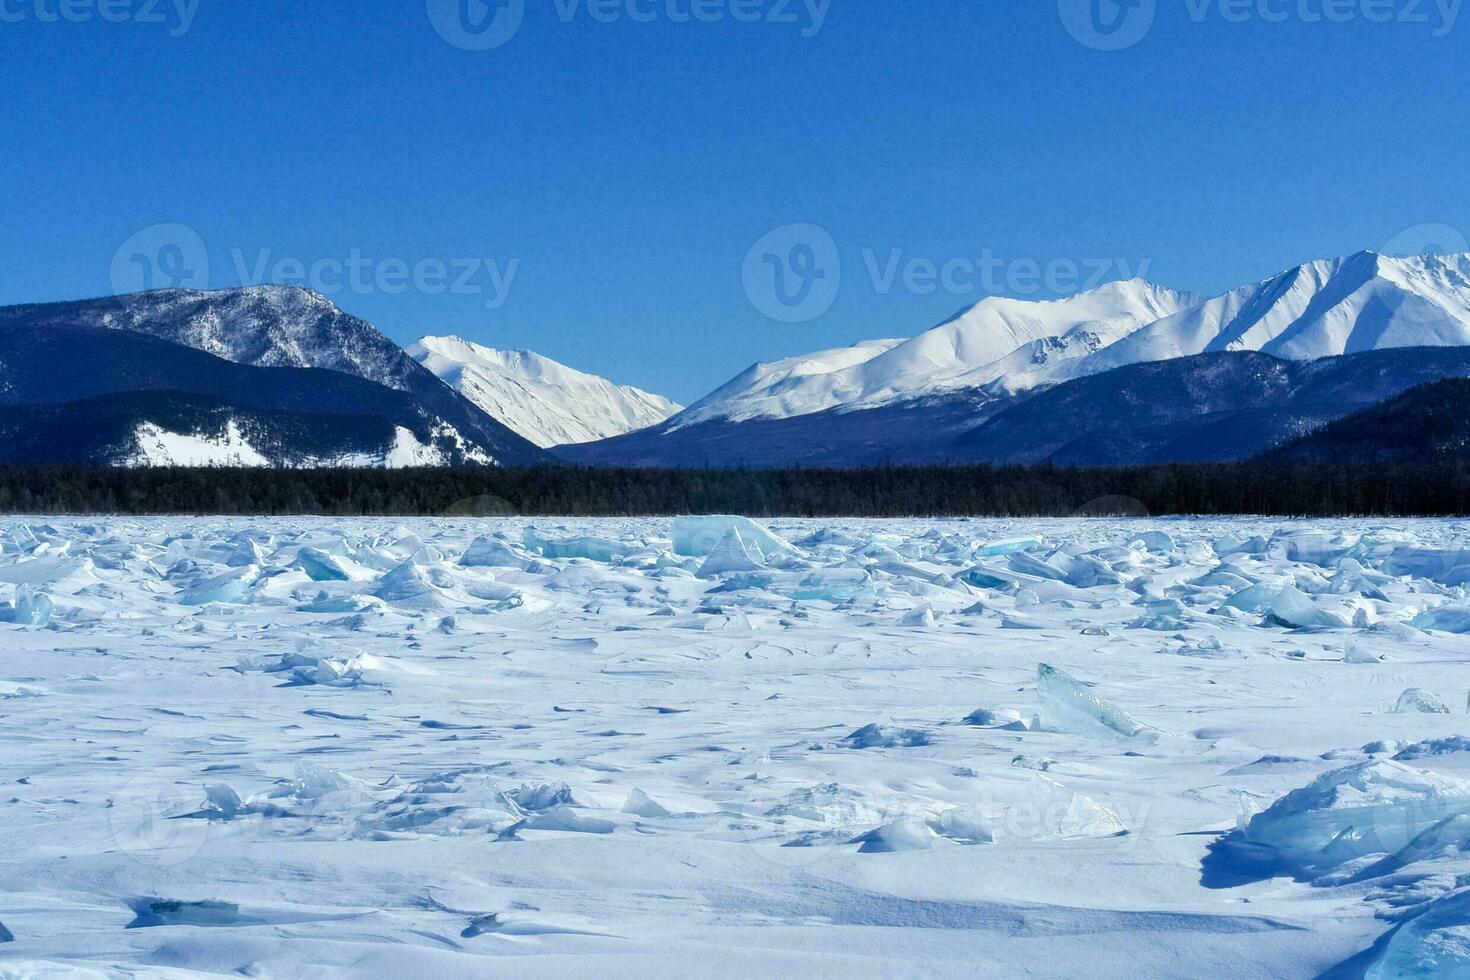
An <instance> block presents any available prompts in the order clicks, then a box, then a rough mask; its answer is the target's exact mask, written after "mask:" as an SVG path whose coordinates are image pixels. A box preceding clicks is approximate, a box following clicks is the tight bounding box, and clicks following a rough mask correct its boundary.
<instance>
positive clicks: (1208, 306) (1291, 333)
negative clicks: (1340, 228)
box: [1051, 252, 1470, 381]
mask: <svg viewBox="0 0 1470 980" xmlns="http://www.w3.org/2000/svg"><path fill="white" fill-rule="evenodd" d="M1466 344H1470V255H1430V256H1418V257H1408V258H1396V257H1391V256H1385V255H1379V254H1378V253H1376V252H1359V253H1357V254H1355V255H1350V256H1347V257H1345V258H1339V259H1323V260H1319V261H1315V262H1308V263H1305V264H1303V265H1300V266H1297V267H1296V268H1293V269H1288V270H1286V271H1285V272H1283V273H1281V274H1280V275H1277V276H1273V277H1272V278H1270V279H1267V280H1265V281H1263V282H1259V283H1255V284H1253V285H1250V286H1244V287H1241V288H1240V289H1236V290H1232V291H1231V292H1228V293H1226V294H1224V295H1223V296H1218V297H1216V298H1214V299H1211V300H1208V301H1206V302H1204V303H1201V304H1199V305H1198V306H1195V307H1193V308H1191V309H1187V310H1184V311H1182V312H1179V313H1176V314H1174V315H1173V316H1169V317H1165V318H1163V319H1161V320H1158V321H1157V322H1155V323H1152V324H1149V325H1148V326H1147V327H1145V328H1144V329H1142V330H1139V331H1137V332H1135V333H1133V334H1131V335H1129V336H1128V337H1126V338H1124V339H1122V340H1120V341H1119V342H1117V343H1116V344H1113V345H1112V346H1110V347H1108V348H1107V349H1105V350H1102V351H1100V352H1098V353H1097V354H1096V355H1093V356H1091V357H1088V358H1085V359H1082V360H1079V361H1077V362H1074V363H1073V364H1071V365H1069V366H1068V368H1066V369H1065V370H1064V371H1063V372H1061V373H1059V374H1058V375H1057V376H1056V377H1054V378H1053V379H1051V380H1054V381H1060V380H1066V379H1068V378H1072V377H1081V376H1084V375H1089V374H1097V373H1100V372H1102V371H1108V370H1111V369H1113V368H1116V367H1122V366H1124V365H1128V364H1137V363H1142V362H1147V361H1162V360H1169V359H1171V358H1175V357H1187V356H1190V355H1193V354H1203V353H1210V352H1215V351H1239V350H1252V351H1260V352H1262V353H1266V354H1273V355H1275V356H1277V357H1282V358H1286V359H1288V360H1313V359H1316V358H1319V357H1334V356H1337V355H1340V354H1354V353H1361V352H1363V351H1369V350H1382V349H1385V348H1394V347H1455V346H1463V345H1466Z"/></svg>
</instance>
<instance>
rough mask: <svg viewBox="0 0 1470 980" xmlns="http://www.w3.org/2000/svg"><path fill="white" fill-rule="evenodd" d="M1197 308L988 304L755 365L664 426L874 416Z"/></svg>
mask: <svg viewBox="0 0 1470 980" xmlns="http://www.w3.org/2000/svg"><path fill="white" fill-rule="evenodd" d="M1199 302H1201V300H1200V298H1199V297H1197V296H1191V295H1188V294H1185V293H1177V292H1175V291H1173V290H1171V289H1166V288H1164V287H1162V286H1155V285H1153V284H1151V283H1147V282H1144V281H1143V280H1141V279H1133V280H1130V281H1127V282H1112V283H1108V284H1106V285H1103V286H1100V287H1098V288H1097V289H1094V290H1091V291H1089V292H1085V293H1080V294H1078V295H1076V296H1072V297H1069V298H1067V299H1060V300H1052V301H1045V302H1034V301H1027V300H1019V299H1006V298H1002V297H991V298H987V299H985V300H982V301H981V302H979V303H978V304H976V305H975V306H973V307H971V308H970V309H969V310H966V311H965V312H964V313H962V314H961V315H960V316H958V317H956V318H955V319H953V320H951V321H949V322H948V323H945V324H942V325H941V326H938V327H935V328H934V329H933V330H929V331H926V332H924V333H921V334H919V335H918V336H917V337H914V338H912V339H909V340H875V341H868V342H865V343H861V344H857V345H855V346H853V347H847V348H839V349H838V350H831V351H821V352H819V353H816V354H809V355H806V356H802V357H793V358H788V359H787V360H784V361H778V362H775V363H773V364H757V365H755V366H754V367H752V368H750V369H749V370H747V371H745V372H744V373H743V374H741V375H740V376H738V377H737V378H735V379H734V380H733V381H731V382H729V383H728V384H726V385H725V386H724V387H722V388H720V389H719V390H718V391H715V392H714V393H713V394H711V395H709V396H708V397H706V398H704V399H702V400H700V401H699V402H697V403H695V404H694V405H693V406H692V407H690V408H689V409H688V410H687V411H685V412H684V413H682V414H680V415H679V416H677V417H676V418H675V419H674V420H673V421H672V423H671V426H670V427H671V428H682V427H684V426H688V425H697V424H699V423H701V422H708V421H710V420H712V419H726V420H729V421H743V420H747V419H756V418H790V417H792V416H797V415H810V414H812V413H815V412H824V411H827V410H829V409H840V410H842V411H854V410H859V409H870V408H877V407H879V406H881V405H889V404H893V403H896V402H902V401H906V400H910V399H914V398H920V397H925V396H930V395H934V394H937V393H941V392H946V391H952V390H955V389H958V388H973V387H980V386H982V385H985V384H988V383H990V382H992V381H995V380H997V379H999V378H1001V377H1003V376H1004V375H1005V374H1006V373H1007V368H1008V367H1013V368H1020V367H1022V366H1023V365H1024V366H1025V367H1026V368H1027V369H1028V370H1030V371H1031V372H1033V373H1034V372H1036V371H1037V370H1038V369H1039V368H1040V367H1041V366H1043V365H1045V364H1048V363H1054V362H1057V361H1065V360H1068V359H1071V358H1075V357H1081V356H1086V355H1087V354H1090V353H1092V352H1093V351H1096V350H1099V349H1101V348H1103V347H1105V346H1107V345H1108V344H1111V343H1113V342H1114V341H1116V340H1118V339H1120V338H1122V337H1125V336H1127V335H1128V334H1129V333H1131V332H1133V331H1135V330H1137V329H1139V328H1140V327H1143V326H1145V325H1147V324H1149V323H1153V322H1154V321H1156V320H1159V319H1161V318H1163V317H1166V316H1169V315H1171V314H1174V313H1177V312H1179V311H1181V310H1184V309H1188V308H1190V307H1192V306H1195V305H1197V304H1198V303H1199ZM1008 357H1009V358H1016V359H1019V360H1020V363H1011V362H1009V361H1008V360H1007V359H1008ZM1002 362H1006V363H1005V364H1003V363H1002Z"/></svg>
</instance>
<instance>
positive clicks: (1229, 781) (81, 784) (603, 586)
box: [0, 518, 1470, 978]
mask: <svg viewBox="0 0 1470 980" xmlns="http://www.w3.org/2000/svg"><path fill="white" fill-rule="evenodd" d="M732 528H733V529H734V530H733V531H732V530H731V529H732ZM0 542H3V552H0V788H3V792H0V841H4V848H5V860H4V861H3V862H0V926H3V927H0V940H4V939H6V938H7V937H13V939H11V941H9V942H0V977H8V976H26V977H29V976H37V975H52V974H50V973H47V972H45V971H46V970H48V969H49V970H54V971H55V974H54V975H57V976H72V975H77V976H132V975H138V976H149V977H153V976H194V975H202V974H233V975H245V976H261V977H296V976H334V977H336V976H356V977H377V976H394V977H398V978H410V977H425V978H428V977H461V976H465V977H476V976H483V977H500V976H516V977H542V976H545V977H562V976H586V975H598V976H616V977H622V976H627V977H639V978H647V977H651V976H665V975H672V976H680V975H697V976H728V977H748V976H814V977H818V976H830V977H842V978H853V977H906V976H913V977H933V976H954V977H975V976H987V977H988V976H1004V977H1014V976H1068V975H1077V974H1078V972H1079V971H1085V972H1086V973H1088V974H1090V975H1094V976H1158V975H1189V976H1206V975H1221V974H1229V975H1232V976H1239V977H1313V976H1318V975H1320V974H1323V973H1324V972H1327V971H1330V970H1334V969H1337V968H1339V967H1341V968H1342V969H1341V971H1340V972H1338V973H1336V974H1334V975H1342V976H1358V975H1363V972H1364V971H1365V970H1366V971H1368V975H1370V976H1375V977H1397V976H1428V975H1450V971H1452V970H1454V969H1459V970H1463V971H1470V889H1467V887H1466V886H1467V885H1470V854H1467V849H1470V739H1467V738H1465V737H1464V736H1466V735H1470V730H1467V728H1470V726H1467V724H1466V723H1467V717H1466V714H1465V712H1466V704H1467V690H1470V671H1467V670H1466V662H1467V660H1470V643H1467V641H1466V637H1465V636H1464V635H1463V634H1464V632H1465V631H1467V630H1470V601H1467V597H1466V584H1467V582H1470V552H1467V551H1466V550H1465V549H1466V547H1467V544H1470V522H1457V521H1384V520H1373V521H1346V520H1344V521H1310V522H1291V521H1282V520H1053V521H1024V520H1023V521H997V520H973V521H924V520H907V521H881V522H856V521H786V520H778V521H772V522H769V523H768V524H766V525H764V529H763V528H762V527H758V526H753V525H750V524H748V523H742V522H738V521H735V520H733V519H726V520H719V519H701V520H699V521H692V522H691V521H685V522H681V523H679V524H676V523H675V522H674V521H672V520H653V519H650V520H626V521H611V520H609V521H583V520H564V521H557V520H537V521H525V520H442V521H437V520H412V521H386V520H371V521H336V520H312V519H301V520H284V519H283V520H260V521H245V520H209V519H197V520H196V519H189V520H185V519H178V520H153V521H150V520H138V519H118V520H107V521H103V520H84V519H67V520H57V519H47V518H30V519H19V518H5V519H0ZM1042 665H1046V666H1044V667H1043V666H1042ZM1456 975H1462V974H1456Z"/></svg>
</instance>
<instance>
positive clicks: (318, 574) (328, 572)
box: [296, 548, 358, 582]
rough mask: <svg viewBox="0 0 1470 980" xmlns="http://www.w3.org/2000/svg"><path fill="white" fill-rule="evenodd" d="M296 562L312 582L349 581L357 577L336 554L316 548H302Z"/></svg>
mask: <svg viewBox="0 0 1470 980" xmlns="http://www.w3.org/2000/svg"><path fill="white" fill-rule="evenodd" d="M296 562H297V564H299V565H300V566H301V570H302V571H303V572H305V573H306V574H307V576H308V577H309V578H310V579H311V580H312V581H313V582H350V581H352V580H353V579H354V578H356V577H358V576H356V575H354V574H353V571H352V570H350V569H349V567H348V565H347V564H346V563H345V562H343V561H342V560H341V559H339V558H338V557H337V556H336V555H329V554H327V553H326V552H325V551H318V550H317V549H316V548H302V549H301V551H300V553H299V554H297V556H296Z"/></svg>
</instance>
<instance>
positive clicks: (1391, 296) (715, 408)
mask: <svg viewBox="0 0 1470 980" xmlns="http://www.w3.org/2000/svg"><path fill="white" fill-rule="evenodd" d="M1467 344H1470V255H1450V256H1420V257H1416V258H1395V257H1389V256H1383V255H1378V254H1376V253H1373V252H1361V253H1359V254H1357V255H1353V256H1349V257H1347V258H1342V259H1335V260H1327V261H1320V262H1311V263H1308V264H1305V265H1302V266H1298V267H1296V268H1294V269H1290V270H1288V271H1286V272H1283V273H1281V274H1280V275H1278V276H1274V277H1272V278H1270V279H1267V280H1265V281H1263V282H1260V283H1256V284H1253V285H1250V286H1245V287H1242V288H1240V289H1236V290H1232V291H1230V292H1228V293H1226V294H1224V295H1222V296H1218V297H1214V298H1210V299H1201V298H1200V297H1197V296H1190V295H1188V294H1183V293H1177V292H1174V291H1171V290H1167V289H1163V288H1161V287H1158V286H1154V285H1151V284H1149V283H1147V282H1144V281H1142V280H1131V281H1128V282H1118V283H1109V284H1107V285H1104V286H1101V287H1099V288H1097V289H1094V290H1091V291H1089V292H1085V293H1082V294H1080V295H1078V296H1074V297H1070V298H1068V299H1063V300H1055V301H1049V302H1028V301H1024V300H1015V299H1003V298H987V299H985V300H983V301H981V302H980V303H979V304H977V305H976V306H974V307H972V308H971V309H969V310H967V311H965V312H964V313H963V314H961V315H960V316H959V317H956V318H955V319H953V320H951V321H949V322H947V323H944V324H941V325H940V326H939V327H936V328H934V329H933V330H930V331H927V332H925V333H922V334H920V335H918V336H917V337H914V338H913V339H911V340H907V341H893V340H881V341H871V342H867V343H862V344H858V345H855V346H853V347H850V348H843V349H840V350H837V351H823V352H819V353H816V354H812V355H809V356H806V357H797V358H789V359H787V360H783V361H779V362H775V363H773V364H761V365H756V366H755V367H752V368H750V369H749V370H747V371H745V372H744V373H742V374H741V375H739V376H738V377H736V378H735V379H734V380H732V381H731V382H730V383H728V384H726V385H725V386H723V387H721V388H720V389H718V390H717V391H715V392H714V393H712V394H711V395H710V396H708V397H707V398H704V399H701V400H700V401H698V402H696V403H695V404H694V405H692V406H691V407H690V408H689V409H687V410H686V411H684V412H682V413H680V414H678V415H675V416H674V417H672V418H670V419H669V420H668V421H666V422H664V423H661V424H660V425H656V426H653V427H651V428H649V429H645V430H642V431H639V432H635V433H630V434H627V435H624V436H619V437H614V438H611V439H606V440H602V441H600V442H596V443H592V444H588V445H580V446H569V447H560V448H558V449H557V453H558V454H559V455H561V456H563V457H564V458H567V459H570V460H573V461H575V462H578V463H583V464H588V465H633V466H700V465H723V466H749V467H763V466H793V465H806V466H831V467H848V466H859V465H872V464H878V463H932V462H949V463H967V462H982V461H983V462H1023V461H1024V462H1040V461H1055V462H1063V461H1065V462H1070V463H1076V464H1078V465H1084V464H1088V465H1090V464H1100V463H1111V462H1125V461H1146V462H1155V461H1164V460H1167V459H1171V458H1176V457H1179V456H1180V455H1181V454H1183V455H1184V456H1187V457H1188V458H1191V459H1198V458H1205V459H1236V458H1241V455H1242V454H1245V455H1251V454H1254V453H1255V452H1259V451H1264V450H1266V449H1269V448H1271V447H1272V446H1274V445H1276V444H1277V442H1279V441H1280V440H1281V439H1284V438H1289V437H1293V436H1296V435H1300V434H1301V432H1302V431H1303V430H1304V429H1308V428H1310V427H1313V426H1316V425H1321V424H1325V423H1326V422H1328V421H1331V420H1332V419H1335V418H1339V417H1341V416H1342V415H1345V414H1348V413H1349V412H1352V411H1355V410H1357V409H1359V408H1362V407H1364V406H1365V402H1364V399H1365V398H1373V397H1375V396H1376V397H1391V396H1393V395H1395V394H1398V393H1399V392H1401V391H1403V390H1405V389H1406V388H1408V387H1412V386H1414V385H1416V384H1419V383H1422V382H1424V381H1427V380H1434V379H1435V378H1436V377H1443V376H1446V375H1447V374H1457V373H1459V370H1460V369H1459V368H1458V367H1457V366H1456V365H1457V364H1458V362H1457V361H1455V359H1454V358H1450V359H1449V362H1447V363H1446V364H1444V365H1441V364H1440V363H1439V362H1438V361H1436V360H1435V359H1434V358H1433V357H1430V358H1427V359H1422V360H1416V359H1415V358H1414V357H1412V356H1410V357H1408V358H1407V359H1404V360H1400V359H1395V358H1389V359H1388V360H1389V361H1390V362H1392V364H1393V365H1394V368H1393V371H1392V372H1390V375H1389V376H1387V377H1385V378H1384V379H1383V380H1382V382H1381V383H1377V384H1375V385H1369V386H1368V387H1366V388H1364V389H1363V390H1362V392H1361V393H1357V394H1355V393H1353V392H1351V391H1345V392H1343V396H1342V398H1341V399H1340V400H1339V401H1338V402H1337V403H1336V404H1332V403H1324V402H1321V401H1320V400H1316V401H1311V403H1310V409H1309V410H1308V408H1307V406H1308V401H1306V400H1303V399H1301V398H1298V397H1297V396H1296V395H1295V394H1293V386H1294V385H1295V384H1297V383H1299V382H1301V383H1304V382H1305V380H1307V379H1306V378H1305V376H1300V377H1299V376H1298V373H1297V372H1294V371H1293V370H1292V369H1291V368H1290V367H1289V365H1291V364H1293V363H1306V362H1311V361H1318V360H1322V359H1327V360H1329V361H1330V360H1331V359H1335V358H1344V357H1347V356H1350V355H1358V354H1363V353H1366V352H1372V351H1388V350H1411V349H1436V348H1457V347H1463V346H1464V345H1467ZM1248 355H1253V356H1248ZM1198 356H1204V357H1206V360H1204V361H1195V360H1192V359H1193V358H1195V357H1198ZM1142 365H1151V366H1152V367H1150V368H1149V369H1148V370H1141V371H1140V370H1132V369H1137V368H1139V367H1140V366H1142ZM1130 370H1131V373H1129V372H1130ZM1321 370H1323V371H1327V372H1328V373H1331V370H1332V369H1331V368H1323V369H1321ZM1358 370H1359V369H1358V368H1353V367H1348V368H1345V369H1344V371H1345V374H1344V376H1345V377H1348V376H1351V377H1359V375H1357V374H1355V372H1356V371H1358ZM1441 370H1443V371H1444V372H1445V373H1442V374H1436V373H1435V372H1437V371H1441ZM1117 372H1122V373H1117ZM1312 377H1316V375H1313V376H1312ZM1273 378H1275V379H1277V381H1278V382H1279V383H1273V382H1272V381H1271V379H1273ZM1074 386H1076V387H1074ZM1114 395H1116V396H1117V397H1113V399H1112V401H1111V402H1109V403H1108V406H1109V407H1108V408H1107V409H1102V408H1101V407H1100V406H1101V405H1103V404H1104V403H1103V402H1102V401H1100V400H1099V399H1101V398H1106V397H1109V396H1114ZM1247 395H1248V397H1249V399H1250V404H1251V405H1252V406H1253V408H1254V410H1255V412H1256V413H1257V414H1258V415H1259V416H1260V417H1259V418H1258V419H1257V418H1243V417H1241V416H1240V415H1238V414H1237V416H1236V418H1235V419H1234V420H1233V422H1232V423H1231V424H1232V425H1234V426H1245V427H1246V429H1247V430H1248V431H1245V432H1236V431H1233V430H1232V432H1231V436H1232V438H1231V439H1230V440H1228V441H1226V442H1220V441H1218V440H1210V441H1203V442H1200V443H1198V444H1197V445H1192V444H1191V440H1189V439H1188V438H1187V437H1185V438H1182V441H1181V439H1180V438H1175V437H1169V438H1164V437H1163V436H1162V435H1161V434H1160V433H1158V432H1145V431H1144V430H1145V429H1148V428H1149V427H1151V426H1155V425H1157V424H1158V423H1159V420H1160V419H1161V418H1168V419H1169V424H1171V425H1182V426H1183V427H1184V428H1188V426H1189V425H1190V424H1193V423H1192V422H1191V420H1194V422H1196V423H1197V424H1199V425H1205V424H1210V423H1222V419H1223V416H1221V415H1220V413H1221V412H1224V411H1226V410H1227V409H1229V406H1230V400H1231V399H1232V398H1239V397H1243V396H1247ZM1033 399H1035V400H1037V403H1036V405H1035V406H1034V407H1032V408H1030V409H1025V408H1023V406H1025V405H1026V403H1028V402H1030V401H1032V400H1033ZM1369 403H1371V402H1369ZM1049 413H1054V414H1049ZM1079 413H1080V414H1079ZM1222 424H1223V423H1222ZM1046 426H1051V427H1052V428H1054V429H1061V430H1063V433H1061V434H1065V431H1067V430H1071V431H1072V438H1071V439H1070V440H1067V441H1066V443H1062V442H1057V441H1056V440H1055V439H1053V440H1052V441H1051V442H1045V441H1039V440H1036V439H1034V438H1031V435H1037V434H1039V433H1040V432H1041V431H1042V429H1043V428H1044V427H1046ZM1028 428H1032V429H1033V430H1034V431H1033V433H1032V434H1031V435H1028V432H1027V429H1028ZM1100 428H1106V429H1107V430H1108V441H1107V443H1106V448H1103V447H1102V444H1099V448H1097V449H1096V450H1087V451H1083V450H1084V449H1085V447H1086V446H1087V445H1088V442H1089V440H1088V439H1087V438H1086V437H1085V433H1087V432H1095V431H1097V430H1099V429H1100ZM1130 433H1136V434H1137V436H1138V439H1139V444H1138V445H1130V444H1129V440H1130V438H1131V436H1130ZM1177 435H1178V433H1176V436H1177ZM1067 443H1073V444H1074V445H1071V446H1070V447H1069V445H1068V444H1067Z"/></svg>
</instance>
